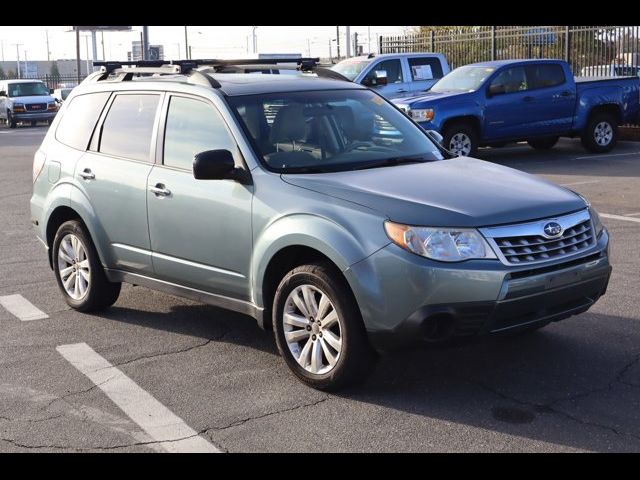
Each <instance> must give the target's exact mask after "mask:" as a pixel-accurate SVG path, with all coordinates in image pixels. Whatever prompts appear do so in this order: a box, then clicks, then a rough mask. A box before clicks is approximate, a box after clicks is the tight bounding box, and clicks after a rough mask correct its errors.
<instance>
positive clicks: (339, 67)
mask: <svg viewBox="0 0 640 480" xmlns="http://www.w3.org/2000/svg"><path fill="white" fill-rule="evenodd" d="M331 70H334V71H336V72H338V73H339V74H341V75H342V76H344V77H346V78H348V79H349V80H351V81H352V82H354V83H360V84H362V85H365V86H367V87H370V88H374V89H375V90H376V91H377V92H378V93H380V95H382V96H384V97H386V98H389V99H391V98H400V97H409V96H414V95H420V93H421V92H425V91H427V90H429V89H430V88H431V87H432V86H433V84H434V83H436V82H437V81H438V80H440V79H441V78H442V77H444V76H445V75H446V74H447V73H449V70H450V68H449V63H448V62H447V59H446V57H445V56H444V55H443V54H442V53H385V54H382V55H374V54H369V55H365V56H360V57H352V58H347V59H345V60H342V61H341V62H339V63H337V64H335V65H334V66H333V67H331Z"/></svg>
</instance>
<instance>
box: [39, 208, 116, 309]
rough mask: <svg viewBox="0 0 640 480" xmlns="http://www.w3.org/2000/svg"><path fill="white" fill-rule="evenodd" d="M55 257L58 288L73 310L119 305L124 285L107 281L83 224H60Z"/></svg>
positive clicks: (55, 239)
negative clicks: (117, 303)
mask: <svg viewBox="0 0 640 480" xmlns="http://www.w3.org/2000/svg"><path fill="white" fill-rule="evenodd" d="M51 254H52V255H53V270H54V272H55V275H56V281H57V282H58V287H60V291H61V292H62V295H63V296H64V299H65V301H66V302H67V304H68V305H69V306H70V307H71V308H73V309H75V310H78V311H80V312H94V311H98V310H103V309H105V308H107V307H110V306H111V305H113V304H114V303H115V302H116V300H117V299H118V296H119V295H120V287H121V285H122V284H121V283H112V282H110V281H109V280H108V279H107V276H106V275H105V273H104V269H103V268H102V264H101V263H100V258H99V257H98V252H97V251H96V248H95V246H94V244H93V241H92V240H91V237H90V236H89V233H88V232H87V231H86V229H85V227H84V225H83V224H82V223H81V222H80V221H78V220H69V221H68V222H65V223H63V224H62V225H60V228H58V231H57V232H56V235H55V238H54V240H53V249H52V252H51Z"/></svg>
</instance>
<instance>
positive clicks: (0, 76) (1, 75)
mask: <svg viewBox="0 0 640 480" xmlns="http://www.w3.org/2000/svg"><path fill="white" fill-rule="evenodd" d="M5 78H7V74H6V73H4V68H2V66H0V80H4V79H5Z"/></svg>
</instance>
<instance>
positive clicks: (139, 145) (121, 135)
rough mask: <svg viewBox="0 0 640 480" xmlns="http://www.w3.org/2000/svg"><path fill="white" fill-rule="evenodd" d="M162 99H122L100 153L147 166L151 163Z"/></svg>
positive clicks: (105, 132)
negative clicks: (135, 161)
mask: <svg viewBox="0 0 640 480" xmlns="http://www.w3.org/2000/svg"><path fill="white" fill-rule="evenodd" d="M159 100H160V96H159V95H154V94H136V95H118V96H116V98H115V99H114V100H113V103H112V104H111V108H110V109H109V113H107V118H106V119H105V121H104V124H103V126H102V137H101V138H100V147H99V148H98V151H100V152H101V153H105V154H107V155H114V156H117V157H125V158H129V159H131V160H140V161H143V162H149V161H151V159H150V155H151V137H152V135H153V126H154V123H155V119H156V112H157V110H158V103H159Z"/></svg>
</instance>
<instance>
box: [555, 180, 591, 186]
mask: <svg viewBox="0 0 640 480" xmlns="http://www.w3.org/2000/svg"><path fill="white" fill-rule="evenodd" d="M590 183H600V180H585V181H584V182H572V183H561V184H560V185H562V186H563V187H572V186H574V185H589V184H590Z"/></svg>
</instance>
